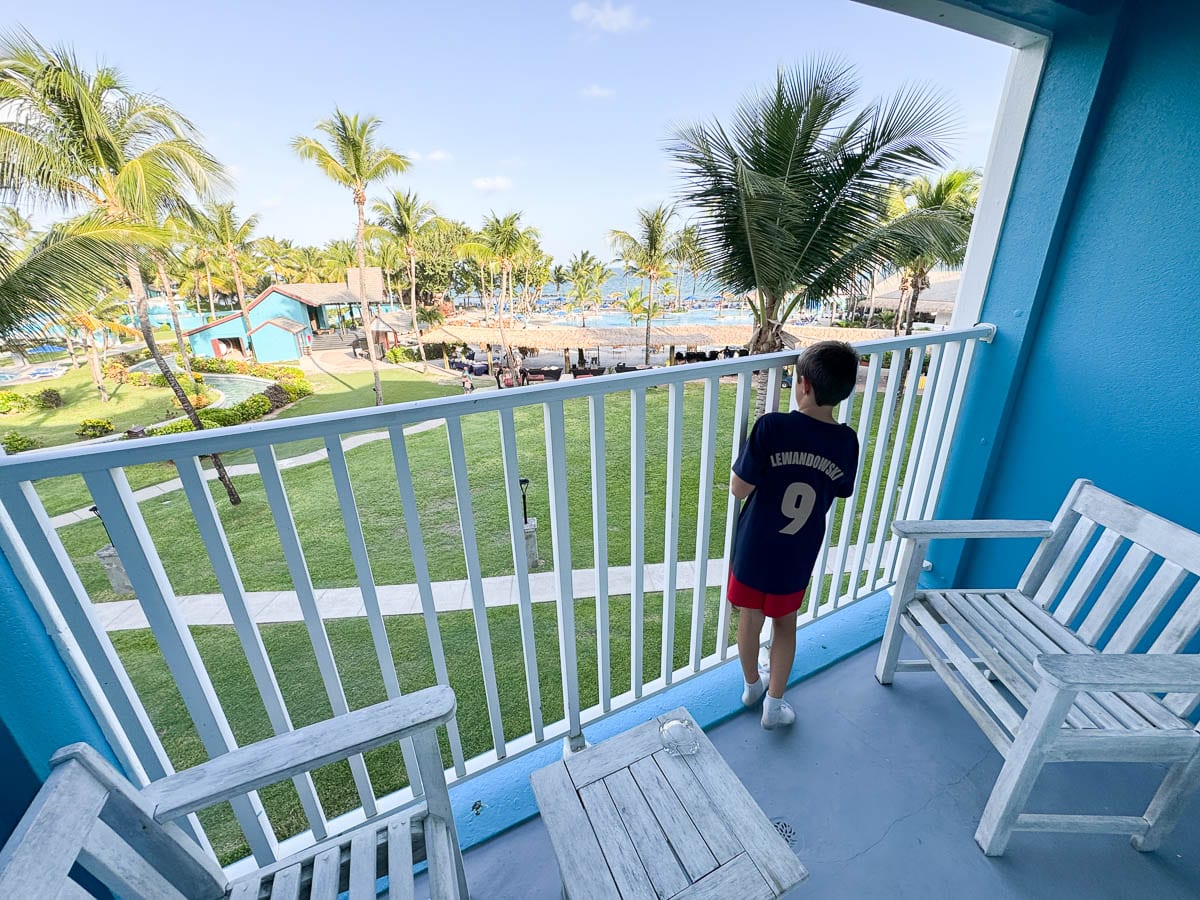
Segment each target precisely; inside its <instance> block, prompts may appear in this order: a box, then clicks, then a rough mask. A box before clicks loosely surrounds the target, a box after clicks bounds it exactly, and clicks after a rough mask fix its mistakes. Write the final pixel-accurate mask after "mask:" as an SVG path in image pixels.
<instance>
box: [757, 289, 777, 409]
mask: <svg viewBox="0 0 1200 900" xmlns="http://www.w3.org/2000/svg"><path fill="white" fill-rule="evenodd" d="M760 296H761V300H760V301H759V305H758V311H759V320H758V321H757V322H756V323H755V325H754V331H753V333H752V334H751V335H750V344H749V349H750V353H751V354H752V355H756V356H757V355H758V354H761V353H777V352H778V351H780V350H782V349H783V326H782V325H781V324H780V323H779V322H778V321H777V319H776V317H777V316H778V315H779V306H780V302H781V301H782V299H783V298H781V297H772V296H770V295H769V294H767V295H760ZM754 387H755V390H756V392H757V396H756V397H755V400H754V414H755V416H756V417H757V416H761V415H763V413H765V412H767V370H766V369H759V370H758V371H757V372H755V373H754Z"/></svg>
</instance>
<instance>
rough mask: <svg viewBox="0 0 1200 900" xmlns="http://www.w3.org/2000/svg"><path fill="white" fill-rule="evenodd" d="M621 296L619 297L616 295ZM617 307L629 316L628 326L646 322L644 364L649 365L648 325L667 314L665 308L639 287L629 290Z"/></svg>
mask: <svg viewBox="0 0 1200 900" xmlns="http://www.w3.org/2000/svg"><path fill="white" fill-rule="evenodd" d="M616 296H621V295H619V294H618V295H616ZM617 306H618V307H620V309H621V310H622V311H623V312H624V313H625V314H626V315H627V316H629V324H630V325H637V323H638V322H639V321H640V320H641V319H645V320H646V364H647V365H649V363H650V323H651V322H652V321H654V320H655V319H657V318H660V317H661V316H665V315H666V314H667V309H666V307H665V306H663V305H662V304H660V303H659V302H658V301H657V300H652V299H651V298H650V295H649V294H647V293H646V292H645V291H643V290H642V289H641V288H640V287H636V288H631V289H630V290H629V292H628V293H627V294H625V295H624V296H623V297H622V298H621V299H620V300H618V301H617Z"/></svg>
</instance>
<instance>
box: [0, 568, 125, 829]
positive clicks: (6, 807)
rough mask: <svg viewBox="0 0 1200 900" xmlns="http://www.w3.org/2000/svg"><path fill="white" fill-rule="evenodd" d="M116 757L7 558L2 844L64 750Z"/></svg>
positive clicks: (2, 575)
mask: <svg viewBox="0 0 1200 900" xmlns="http://www.w3.org/2000/svg"><path fill="white" fill-rule="evenodd" d="M76 741H86V742H87V743H89V744H91V745H92V746H94V747H97V748H99V749H100V750H101V751H102V752H103V753H105V754H106V755H107V756H108V757H109V758H110V759H112V758H113V757H112V753H111V751H110V750H109V748H108V744H107V742H106V741H105V739H104V736H103V734H102V733H101V731H100V726H99V725H98V724H97V723H96V720H95V718H94V717H93V716H92V713H91V711H90V710H89V709H88V707H87V705H86V703H85V702H84V700H83V697H82V696H81V695H80V693H79V689H78V688H77V687H76V686H75V683H74V681H73V680H72V679H71V676H70V673H69V672H68V671H67V667H66V665H65V664H64V663H63V661H62V659H61V658H60V657H59V655H58V651H57V650H56V649H55V647H54V645H53V643H52V642H51V640H50V636H49V635H48V634H47V633H46V629H45V628H44V627H43V626H42V623H41V620H40V619H39V618H38V615H37V613H36V612H35V611H34V609H33V607H32V606H31V605H30V603H29V600H28V598H27V597H26V596H25V591H24V589H22V587H21V585H20V582H18V581H17V578H16V576H15V575H14V574H13V570H12V566H10V565H9V563H8V560H7V559H6V558H5V557H4V556H3V555H0V843H3V842H4V840H5V839H6V838H7V837H8V835H9V834H10V833H11V828H12V826H13V825H15V824H16V822H17V820H18V819H19V818H20V817H21V814H22V813H23V812H24V811H25V807H26V806H27V805H28V804H29V800H30V799H31V798H32V797H33V795H34V794H36V793H37V790H38V788H39V787H40V786H41V783H42V780H43V779H44V778H45V777H46V775H47V773H48V772H49V762H50V756H51V755H52V754H53V753H54V751H55V750H57V749H58V748H59V747H61V746H63V745H65V744H72V743H75V742H76Z"/></svg>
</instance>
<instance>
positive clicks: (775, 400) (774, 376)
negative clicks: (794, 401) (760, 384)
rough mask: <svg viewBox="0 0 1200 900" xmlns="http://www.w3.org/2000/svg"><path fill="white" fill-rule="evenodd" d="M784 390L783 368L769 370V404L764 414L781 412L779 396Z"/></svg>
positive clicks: (772, 367)
mask: <svg viewBox="0 0 1200 900" xmlns="http://www.w3.org/2000/svg"><path fill="white" fill-rule="evenodd" d="M782 390H783V366H771V368H769V369H767V385H766V391H767V402H766V406H765V407H763V413H764V414H766V413H773V412H779V395H780V393H781V392H782Z"/></svg>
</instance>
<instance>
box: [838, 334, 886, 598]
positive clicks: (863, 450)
mask: <svg viewBox="0 0 1200 900" xmlns="http://www.w3.org/2000/svg"><path fill="white" fill-rule="evenodd" d="M882 357H883V354H882V353H872V354H871V361H870V362H869V363H868V364H867V381H866V384H864V385H863V395H862V397H863V399H862V403H861V404H860V406H859V410H858V429H857V430H858V441H859V449H858V465H857V466H855V469H854V482H853V489H852V491H851V493H850V496H849V497H847V498H846V500H845V502H844V503H843V504H842V528H841V533H840V534H839V535H838V549H837V562H836V563H835V564H834V570H833V582H832V584H831V587H830V591H831V594H830V599H831V600H832V601H833V608H834V609H837V608H838V605H839V604H840V603H841V601H842V575H843V574H845V571H846V559H847V556H848V555H849V552H850V541H851V540H853V538H854V514H855V512H857V510H858V491H859V482H860V481H862V473H863V468H864V467H865V465H866V459H867V451H868V450H869V447H868V446H867V445H868V444H869V442H870V440H871V415H872V413H874V412H875V398H876V395H877V394H878V393H879V372H880V368H881V366H880V362H881V360H882ZM851 399H853V395H851ZM857 590H858V573H857V572H851V573H850V591H849V594H850V596H851V597H853V596H854V594H855V593H856V592H857Z"/></svg>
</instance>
